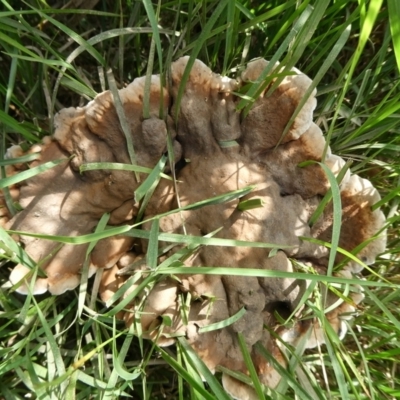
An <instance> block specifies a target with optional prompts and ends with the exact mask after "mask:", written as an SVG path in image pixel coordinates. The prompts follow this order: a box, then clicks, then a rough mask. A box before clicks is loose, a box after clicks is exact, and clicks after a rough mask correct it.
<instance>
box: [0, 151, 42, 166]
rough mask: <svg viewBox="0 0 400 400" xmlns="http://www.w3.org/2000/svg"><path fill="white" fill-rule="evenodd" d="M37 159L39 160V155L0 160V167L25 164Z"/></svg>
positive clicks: (33, 154)
mask: <svg viewBox="0 0 400 400" xmlns="http://www.w3.org/2000/svg"><path fill="white" fill-rule="evenodd" d="M38 158H40V153H32V154H27V155H25V156H21V157H15V158H8V159H6V160H4V159H2V160H0V166H4V165H15V164H22V163H27V162H30V161H34V160H37V159H38Z"/></svg>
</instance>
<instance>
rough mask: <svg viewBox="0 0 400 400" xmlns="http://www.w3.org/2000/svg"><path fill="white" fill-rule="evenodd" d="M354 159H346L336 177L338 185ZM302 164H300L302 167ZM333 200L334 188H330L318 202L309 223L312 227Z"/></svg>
mask: <svg viewBox="0 0 400 400" xmlns="http://www.w3.org/2000/svg"><path fill="white" fill-rule="evenodd" d="M352 163H353V161H352V160H348V161H346V164H345V165H344V166H343V168H342V169H341V170H340V172H339V174H338V176H337V177H336V182H337V184H338V185H340V183H341V182H342V180H343V178H344V177H345V175H346V172H347V171H348V170H349V168H350V166H351V165H352ZM301 166H302V164H300V165H299V167H301ZM303 166H306V164H303ZM331 200H332V189H331V188H329V190H328V191H327V192H326V194H325V196H324V197H323V199H322V200H321V201H320V203H319V204H318V207H317V208H316V209H315V211H314V213H313V214H312V215H311V217H310V219H309V221H308V225H309V226H310V227H312V226H313V225H314V224H315V223H316V222H317V220H318V218H319V217H320V216H321V215H322V213H323V212H324V209H325V207H326V205H327V204H328V203H329V202H330V201H331Z"/></svg>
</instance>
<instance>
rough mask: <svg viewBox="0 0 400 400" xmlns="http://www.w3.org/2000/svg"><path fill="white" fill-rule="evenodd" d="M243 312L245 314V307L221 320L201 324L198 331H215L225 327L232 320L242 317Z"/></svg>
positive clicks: (231, 322)
mask: <svg viewBox="0 0 400 400" xmlns="http://www.w3.org/2000/svg"><path fill="white" fill-rule="evenodd" d="M244 314H246V309H245V308H244V307H242V308H241V309H240V310H239V311H238V312H237V313H236V314H233V315H232V316H230V317H229V318H226V319H224V320H223V321H219V322H215V323H214V324H210V325H206V326H202V327H201V328H199V333H204V332H210V331H216V330H218V329H222V328H226V327H227V326H229V325H232V324H233V323H234V322H236V321H239V319H240V318H242V317H243V315H244Z"/></svg>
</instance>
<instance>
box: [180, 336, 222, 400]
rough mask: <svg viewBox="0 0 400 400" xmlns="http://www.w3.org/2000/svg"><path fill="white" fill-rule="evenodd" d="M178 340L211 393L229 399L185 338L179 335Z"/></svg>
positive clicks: (219, 397) (218, 397)
mask: <svg viewBox="0 0 400 400" xmlns="http://www.w3.org/2000/svg"><path fill="white" fill-rule="evenodd" d="M178 342H179V345H180V346H181V348H182V350H183V353H184V354H185V356H186V359H187V360H188V362H189V363H190V364H191V365H192V367H193V368H194V369H195V370H196V371H198V372H199V373H200V374H201V376H202V377H203V379H205V381H206V382H207V383H208V385H209V386H210V388H211V390H212V391H213V393H214V394H215V395H216V396H217V399H221V400H224V399H225V400H229V396H228V395H227V394H226V392H225V390H224V389H222V387H221V385H220V383H219V382H218V380H217V379H216V378H215V376H214V375H213V374H212V373H211V371H210V370H209V369H208V367H207V366H206V365H205V364H204V362H203V360H201V358H200V357H199V356H198V355H197V354H196V353H195V351H194V350H193V349H192V348H191V347H190V345H189V343H188V342H187V341H186V339H185V338H183V337H179V338H178Z"/></svg>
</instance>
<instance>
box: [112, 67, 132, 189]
mask: <svg viewBox="0 0 400 400" xmlns="http://www.w3.org/2000/svg"><path fill="white" fill-rule="evenodd" d="M106 74H107V80H108V85H109V86H110V90H111V93H112V97H113V100H114V106H115V110H116V111H117V114H118V119H119V123H120V125H121V128H122V131H123V132H124V135H125V139H126V145H127V149H128V154H129V158H130V161H131V164H132V165H136V155H135V150H134V148H133V141H132V136H131V130H130V128H129V124H128V121H127V119H126V115H125V111H124V107H123V105H122V101H121V98H120V97H119V93H118V88H117V84H116V82H115V79H114V74H113V72H112V70H111V69H109V70H108V71H107V72H106ZM135 177H136V181H137V182H140V179H139V175H138V174H137V173H136V172H135Z"/></svg>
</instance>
